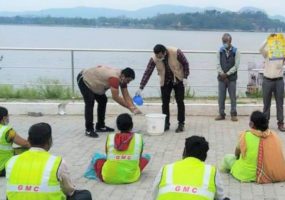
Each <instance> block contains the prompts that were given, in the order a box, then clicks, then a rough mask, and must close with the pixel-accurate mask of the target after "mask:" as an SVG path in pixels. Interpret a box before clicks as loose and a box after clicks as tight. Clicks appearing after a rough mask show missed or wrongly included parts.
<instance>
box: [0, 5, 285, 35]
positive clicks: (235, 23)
mask: <svg viewBox="0 0 285 200" xmlns="http://www.w3.org/2000/svg"><path fill="white" fill-rule="evenodd" d="M0 24H19V25H20V24H35V25H55V26H84V27H114V28H143V29H172V30H173V29H176V30H232V31H265V32H282V31H283V30H285V23H284V22H281V21H280V20H274V19H271V18H269V17H268V16H267V15H266V13H264V12H260V11H258V12H219V11H215V10H211V11H205V12H195V13H182V14H173V13H171V14H160V15H156V16H155V17H149V18H143V19H137V18H136V19H133V18H127V17H109V18H107V17H99V18H93V19H90V18H88V19H87V18H80V17H75V18H66V17H49V16H48V17H20V16H16V17H0Z"/></svg>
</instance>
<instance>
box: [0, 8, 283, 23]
mask: <svg viewBox="0 0 285 200" xmlns="http://www.w3.org/2000/svg"><path fill="white" fill-rule="evenodd" d="M209 10H216V11H219V12H231V11H229V10H226V9H222V8H219V7H205V8H199V7H195V6H193V7H191V6H179V5H168V4H161V5H156V6H151V7H145V8H141V9H138V10H133V11H130V10H120V9H110V8H93V7H75V8H53V9H45V10H40V11H26V12H3V11H0V16H2V17H15V16H21V17H36V18H37V17H57V18H61V17H63V18H84V19H94V18H99V17H106V18H114V17H126V18H132V19H145V18H151V17H155V16H157V15H158V14H184V13H197V12H198V13H202V12H205V11H209ZM255 12H263V13H266V12H265V11H264V10H262V9H259V8H256V7H243V8H241V9H240V10H239V11H238V13H255ZM269 18H271V19H278V20H280V21H282V22H285V16H281V15H276V16H269Z"/></svg>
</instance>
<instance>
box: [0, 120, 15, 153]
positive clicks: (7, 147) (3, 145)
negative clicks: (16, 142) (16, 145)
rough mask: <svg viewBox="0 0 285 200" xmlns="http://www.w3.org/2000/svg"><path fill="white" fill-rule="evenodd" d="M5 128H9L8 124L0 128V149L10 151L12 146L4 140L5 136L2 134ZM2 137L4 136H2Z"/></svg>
mask: <svg viewBox="0 0 285 200" xmlns="http://www.w3.org/2000/svg"><path fill="white" fill-rule="evenodd" d="M7 128H9V127H8V126H3V125H2V127H1V128H0V140H1V141H0V150H3V151H11V150H13V147H12V145H11V144H9V143H7V142H6V141H3V140H5V136H4V135H3V134H5V133H6V130H7ZM3 137H4V138H3Z"/></svg>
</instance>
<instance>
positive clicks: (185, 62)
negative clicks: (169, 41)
mask: <svg viewBox="0 0 285 200" xmlns="http://www.w3.org/2000/svg"><path fill="white" fill-rule="evenodd" d="M177 60H178V61H179V62H180V64H181V65H182V66H183V71H184V78H185V79H187V77H188V76H189V63H188V60H187V58H186V57H185V55H184V54H183V52H182V51H181V50H180V49H178V50H177Z"/></svg>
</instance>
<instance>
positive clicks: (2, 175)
mask: <svg viewBox="0 0 285 200" xmlns="http://www.w3.org/2000/svg"><path fill="white" fill-rule="evenodd" d="M5 176H6V170H5V169H3V170H2V171H0V177H5Z"/></svg>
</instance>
